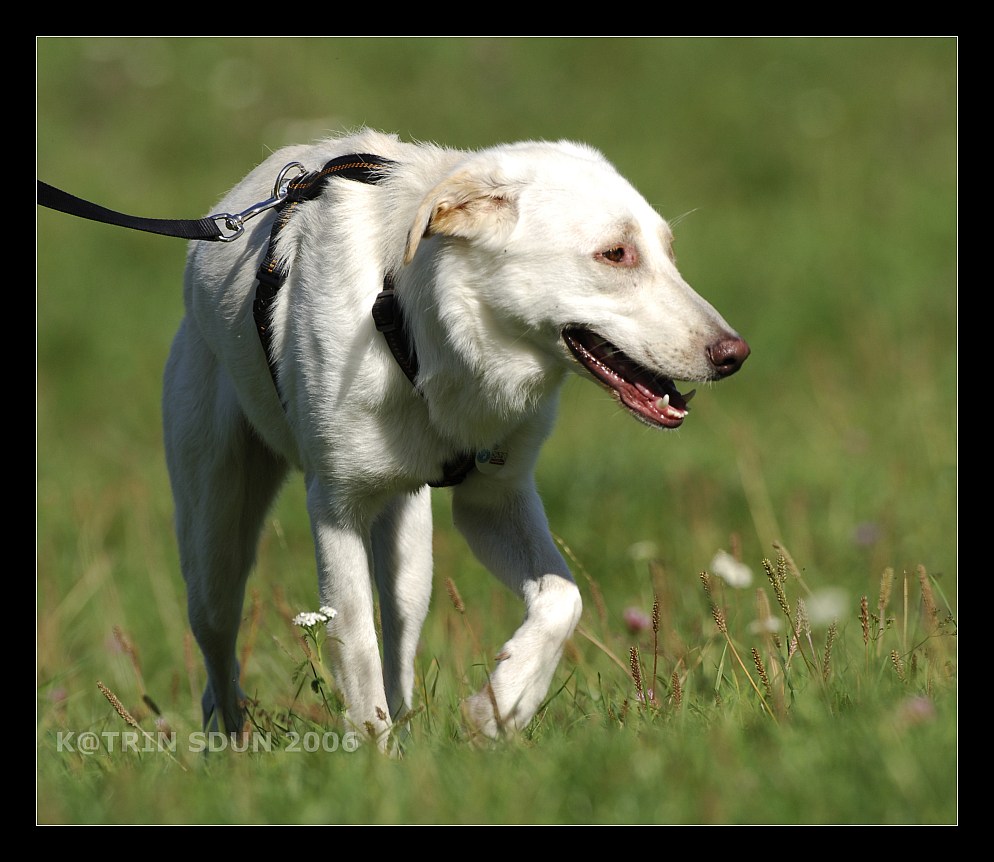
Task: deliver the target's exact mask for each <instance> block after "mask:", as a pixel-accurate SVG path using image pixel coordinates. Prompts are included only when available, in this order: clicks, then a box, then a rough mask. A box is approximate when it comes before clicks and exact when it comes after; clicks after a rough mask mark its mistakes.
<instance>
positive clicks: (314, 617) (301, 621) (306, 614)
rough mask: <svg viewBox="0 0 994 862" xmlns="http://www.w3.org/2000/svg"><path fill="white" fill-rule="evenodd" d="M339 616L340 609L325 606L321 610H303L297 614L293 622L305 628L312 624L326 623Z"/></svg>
mask: <svg viewBox="0 0 994 862" xmlns="http://www.w3.org/2000/svg"><path fill="white" fill-rule="evenodd" d="M337 616H338V611H336V610H335V609H334V608H329V607H328V606H325V607H323V608H321V610H319V611H301V612H300V613H299V614H297V616H295V617H294V618H293V624H294V625H295V626H301V627H303V628H305V629H306V628H310V627H311V626H317V625H320V624H321V623H326V622H328V621H329V620H333V619H334V618H335V617H337Z"/></svg>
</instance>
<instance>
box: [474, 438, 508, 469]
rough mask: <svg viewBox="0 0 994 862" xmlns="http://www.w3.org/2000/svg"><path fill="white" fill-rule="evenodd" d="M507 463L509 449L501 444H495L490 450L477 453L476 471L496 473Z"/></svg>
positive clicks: (481, 450)
mask: <svg viewBox="0 0 994 862" xmlns="http://www.w3.org/2000/svg"><path fill="white" fill-rule="evenodd" d="M506 463H507V449H506V448H505V447H504V446H503V445H501V444H500V443H494V445H493V446H491V447H490V448H489V449H480V450H479V451H478V452H477V453H476V469H477V470H479V471H480V472H481V473H484V474H491V473H496V472H498V471H499V470H500V469H501V467H503V466H504V465H505V464H506Z"/></svg>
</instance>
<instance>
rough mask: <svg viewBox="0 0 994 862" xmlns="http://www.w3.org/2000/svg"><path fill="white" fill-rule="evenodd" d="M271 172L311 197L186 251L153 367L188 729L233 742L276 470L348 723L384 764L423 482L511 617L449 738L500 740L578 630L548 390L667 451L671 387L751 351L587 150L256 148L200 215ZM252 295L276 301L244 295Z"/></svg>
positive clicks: (352, 144) (642, 206) (679, 412)
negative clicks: (556, 530) (581, 398)
mask: <svg viewBox="0 0 994 862" xmlns="http://www.w3.org/2000/svg"><path fill="white" fill-rule="evenodd" d="M352 154H360V155H359V156H356V157H354V158H353V157H352ZM341 156H349V158H346V159H341V158H339V157H341ZM336 159H337V161H333V160H336ZM289 162H300V163H301V164H302V168H292V169H291V173H292V176H291V185H292V184H293V183H294V182H296V181H297V176H296V171H298V170H299V171H304V170H306V171H307V172H308V177H307V181H308V183H313V182H315V177H317V178H319V179H320V184H319V185H318V187H317V189H318V190H317V193H314V194H313V196H311V197H309V198H307V199H304V200H301V201H295V202H293V203H291V204H289V205H288V206H286V207H285V208H284V209H282V210H280V212H279V214H278V216H277V217H276V221H275V222H274V219H273V218H272V217H261V218H258V219H256V220H255V221H254V222H252V227H251V229H249V228H246V229H245V231H244V236H242V237H241V238H240V239H239V240H238V241H235V242H231V243H230V244H219V243H203V242H195V243H192V244H191V250H190V254H189V260H188V265H187V270H186V279H185V303H186V317H185V319H184V321H183V323H182V325H181V327H180V330H179V332H178V334H177V336H176V339H175V342H174V344H173V348H172V353H171V356H170V358H169V363H168V366H167V368H166V375H165V393H164V414H165V439H166V452H167V458H168V463H169V470H170V475H171V480H172V486H173V492H174V495H175V501H176V528H177V532H178V536H179V546H180V555H181V560H182V567H183V574H184V577H185V579H186V583H187V589H188V594H189V613H190V622H191V625H192V628H193V631H194V634H195V635H196V638H197V641H198V643H199V645H200V648H201V650H202V652H203V655H204V659H205V662H206V667H207V688H206V690H205V692H204V698H203V710H204V720H205V722H210V723H211V724H212V726H216V725H217V724H218V722H220V724H221V725H222V726H223V727H224V729H226V730H227V731H229V732H235V731H238V730H240V729H241V728H242V726H243V722H244V700H243V698H244V695H243V694H242V693H241V690H240V688H239V668H238V662H237V661H236V658H235V643H236V638H237V634H238V626H239V619H240V616H241V610H242V603H243V597H244V591H245V582H246V579H247V577H248V574H249V569H250V568H251V566H252V564H253V559H254V555H255V549H256V544H257V541H258V538H259V532H260V529H261V526H262V522H263V519H264V516H265V513H266V511H267V508H268V507H269V506H270V504H271V502H272V500H273V498H274V496H275V495H276V493H277V491H278V489H279V487H280V485H281V483H282V482H283V479H284V477H285V475H286V473H287V471H288V469H289V468H299V469H301V470H302V471H303V473H304V476H305V481H306V487H307V507H308V512H309V514H310V520H311V527H312V530H313V535H314V542H315V546H316V553H317V567H318V577H319V584H320V603H321V604H322V605H330V606H331V607H333V608H335V609H336V610H337V611H338V615H337V617H335V619H334V620H333V621H332V622H331V623H330V624H329V628H330V634H331V637H330V638H329V643H330V645H331V647H330V648H331V652H332V661H333V669H334V676H335V682H336V684H337V686H338V687H339V688H340V690H341V693H342V695H343V697H344V699H345V702H346V704H347V709H348V717H349V719H350V720H351V721H352V722H353V723H354V724H355V726H357V727H359V728H365V729H366V730H367V731H369V732H370V733H372V734H374V735H375V736H377V737H379V739H380V744H381V745H383V744H385V743H384V742H383V740H384V739H385V737H386V736H387V733H386V732H387V731H388V730H389V728H390V726H391V722H392V721H393V720H394V719H396V718H397V717H398V716H399V715H400V714H402V713H404V712H405V711H407V710H408V709H410V707H411V703H412V690H413V684H414V655H415V650H416V647H417V643H418V639H419V635H420V630H421V626H422V623H423V622H424V619H425V616H426V614H427V611H428V602H429V595H430V592H431V584H432V552H431V541H432V536H431V532H432V524H431V507H430V500H429V493H430V491H429V487H428V486H429V484H453V485H454V491H453V497H452V507H453V513H454V520H455V523H456V526H457V527H458V529H459V530H460V531H461V533H462V534H463V535H464V536H465V538H466V540H467V541H468V543H469V545H470V547H471V548H472V550H473V552H474V553H475V554H476V556H477V557H478V558H479V559H480V561H481V562H482V563H483V564H484V565H486V566H487V568H488V569H489V570H490V571H491V572H492V573H493V574H494V575H496V576H497V577H498V578H499V579H500V580H501V581H502V582H503V583H504V584H506V585H507V586H508V587H509V588H510V589H511V590H512V591H514V592H515V593H516V594H517V595H518V596H520V597H521V599H522V600H523V601H524V605H525V617H524V622H523V623H522V625H521V627H520V628H518V630H517V631H516V632H515V633H514V635H513V636H512V637H511V639H510V640H509V641H508V642H507V643H505V644H504V646H503V647H502V648H501V650H500V652H499V653H498V655H497V658H496V663H495V667H494V670H493V672H492V674H491V675H490V679H489V683H488V685H487V686H485V687H484V689H483V690H482V691H481V692H479V693H478V694H476V695H474V696H473V697H471V698H469V700H468V701H467V702H466V703H465V704H464V715H465V716H466V718H467V719H468V721H469V722H470V723H471V724H472V725H473V726H474V727H473V730H474V732H482V733H483V734H486V735H487V736H490V737H497V736H500V735H501V734H503V733H511V732H514V731H516V730H519V729H521V728H523V727H524V726H525V725H526V724H527V723H528V722H529V720H530V719H531V718H532V716H533V715H534V714H535V711H536V710H537V709H538V707H539V706H540V705H541V702H542V699H543V698H544V697H545V695H546V693H547V691H548V688H549V685H550V683H551V680H552V676H553V673H554V671H555V668H556V665H557V663H558V661H559V658H560V655H561V653H562V651H563V646H564V644H565V642H566V640H567V639H568V638H569V637H570V635H571V634H572V632H573V629H574V627H575V626H576V624H577V621H578V620H579V618H580V594H579V591H578V590H577V588H576V585H575V584H574V582H573V579H572V577H571V575H570V572H569V569H568V567H567V565H566V563H565V562H564V560H563V558H562V556H561V555H560V553H559V551H558V550H557V549H556V545H555V543H554V542H553V540H552V538H551V537H550V534H549V529H548V525H547V521H546V517H545V514H544V511H543V508H542V503H541V501H540V500H539V497H538V494H537V493H536V489H535V483H534V480H533V469H534V467H535V462H536V459H537V457H538V452H539V448H540V446H541V444H542V442H543V440H544V439H545V438H546V436H547V435H548V434H549V431H550V428H551V426H552V423H553V419H554V414H555V412H556V404H557V393H558V390H559V388H560V384H561V383H562V382H563V379H564V378H565V376H566V375H567V374H569V373H570V372H571V371H576V372H579V373H581V374H584V375H587V376H589V377H592V378H593V379H594V380H596V381H598V382H600V383H601V384H603V385H605V386H606V387H608V388H609V389H610V390H611V391H612V392H613V393H614V394H615V395H616V396H617V398H618V400H619V401H620V402H621V403H622V404H623V405H624V406H625V407H626V408H627V409H628V410H629V411H630V412H631V413H632V414H633V415H634V416H635V417H636V418H638V419H640V420H641V421H643V422H645V423H646V424H648V425H651V426H654V427H659V428H675V427H677V426H679V425H680V424H681V423H682V422H683V420H684V418H685V417H686V415H687V412H688V408H687V404H686V402H687V400H689V394H688V395H681V393H680V392H679V391H678V390H677V389H676V387H675V386H674V383H673V381H674V380H688V381H691V380H692V381H709V380H717V379H719V378H722V377H725V376H727V375H729V374H732V373H733V372H735V371H736V370H738V368H739V366H740V365H741V364H742V362H743V361H744V360H745V358H746V356H747V355H748V353H749V348H748V346H747V345H746V343H745V342H744V341H743V340H742V339H741V338H740V337H739V336H738V335H737V334H736V333H735V331H734V330H732V329H731V328H730V327H729V326H728V324H726V323H725V321H724V320H723V319H722V318H721V316H720V315H719V314H718V313H717V312H716V311H715V310H714V309H713V308H712V307H711V306H710V305H709V304H708V303H707V302H705V301H704V300H703V299H701V297H699V296H698V295H697V294H696V293H695V292H694V291H693V290H692V289H691V288H690V287H689V286H688V285H687V284H686V282H684V280H683V279H682V278H681V277H680V274H679V272H678V271H677V268H676V265H675V264H674V258H673V252H672V249H671V242H672V235H671V232H670V228H669V226H668V225H667V223H666V222H665V221H663V219H662V218H660V216H659V215H657V214H656V212H655V211H654V210H653V209H652V208H651V207H650V206H649V204H648V203H646V201H645V200H644V199H643V198H642V197H641V196H640V195H639V194H638V193H637V192H636V191H635V190H634V189H633V188H632V186H631V185H629V183H628V182H626V181H625V180H624V179H623V178H622V177H621V176H620V175H619V174H618V173H617V172H616V171H615V169H614V168H613V167H612V166H611V165H610V164H608V162H607V161H605V159H604V158H603V157H602V156H601V155H600V154H599V153H598V152H596V151H594V150H593V149H590V148H588V147H585V146H582V145H578V144H574V143H566V142H560V143H545V142H541V143H538V142H536V143H518V144H512V145H507V146H498V147H494V148H492V149H487V150H482V151H480V152H461V151H455V150H449V149H443V148H440V147H437V146H432V145H414V144H407V143H401V142H400V141H398V140H397V139H396V138H395V137H393V136H388V135H383V134H380V133H375V132H371V131H362V132H360V133H358V134H356V135H353V136H351V137H344V138H339V139H333V140H329V141H325V142H322V143H318V144H314V145H310V146H300V147H291V148H288V149H285V150H282V151H280V152H277V153H275V154H274V155H273V156H271V157H270V158H268V159H267V160H266V161H265V162H264V163H263V164H262V165H260V166H259V167H258V168H256V169H255V170H254V171H252V173H250V174H249V175H248V177H247V178H246V179H245V180H244V181H243V182H241V183H240V184H239V185H238V186H237V187H236V188H235V189H234V190H233V191H232V192H231V193H230V194H229V195H228V196H227V197H226V198H225V199H224V200H223V202H222V204H221V207H222V208H223V209H225V210H226V211H228V212H240V211H242V210H246V209H249V208H251V207H252V206H253V205H254V204H256V203H257V202H260V201H262V200H264V199H266V198H267V197H268V196H269V195H271V194H272V189H273V182H274V178H275V177H277V176H278V175H280V171H281V169H282V168H283V167H284V165H286V164H287V163H289ZM312 192H313V187H312ZM274 224H277V225H278V226H277V227H276V228H275V229H274ZM260 267H261V270H262V272H261V273H260V272H259V271H260ZM267 273H268V274H274V275H278V276H279V278H278V279H275V281H276V282H277V283H276V286H275V287H273V288H272V289H270V290H268V291H267V289H266V288H265V285H264V286H263V289H262V290H261V291H260V292H259V293H257V285H258V283H259V282H258V281H257V275H260V276H264V275H265V274H267ZM262 280H263V281H266V278H265V277H262ZM270 281H273V280H272V279H271V280H270ZM394 291H395V292H394ZM381 292H382V294H383V298H384V301H386V302H387V303H388V305H387V306H386V307H385V310H384V306H381V305H378V306H377V320H376V321H375V322H374V317H373V312H372V310H373V307H374V302H376V300H377V298H378V297H379V296H380V295H381ZM391 299H392V300H393V301H394V303H395V306H394V313H391V310H390V305H389V302H390V301H391ZM253 306H255V310H256V314H255V315H254V314H253ZM378 327H379V329H380V330H381V331H377V328H378ZM260 336H261V338H260ZM374 583H375V586H376V589H377V591H378V594H379V602H380V614H381V620H382V629H383V658H382V661H381V658H380V651H379V647H378V643H377V636H376V630H375V623H374V598H373V584H374Z"/></svg>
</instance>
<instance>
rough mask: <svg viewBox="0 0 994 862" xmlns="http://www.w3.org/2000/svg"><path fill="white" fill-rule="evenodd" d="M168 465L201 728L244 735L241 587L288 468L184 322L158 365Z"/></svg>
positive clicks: (242, 592)
mask: <svg viewBox="0 0 994 862" xmlns="http://www.w3.org/2000/svg"><path fill="white" fill-rule="evenodd" d="M163 421H164V430H165V442H166V460H167V463H168V466H169V474H170V480H171V483H172V487H173V497H174V500H175V506H176V514H175V518H176V534H177V538H178V541H179V552H180V563H181V566H182V569H183V577H184V579H185V580H186V587H187V603H188V608H189V616H190V625H191V627H192V629H193V634H194V636H195V637H196V639H197V643H198V644H199V646H200V650H201V652H202V653H203V655H204V663H205V665H206V667H207V686H206V689H205V691H204V697H203V713H204V724H205V726H209V727H211V728H212V729H216V728H218V727H219V726H220V727H222V728H223V729H224V730H225V731H227V732H229V733H235V732H238V731H240V730H241V729H242V725H243V723H244V708H243V705H242V703H243V700H244V695H243V694H242V692H241V688H240V687H239V667H238V661H237V659H236V653H235V648H236V642H237V638H238V626H239V622H240V619H241V611H242V604H243V600H244V595H245V582H246V580H247V579H248V575H249V571H250V569H251V567H252V564H253V562H254V560H255V551H256V544H257V542H258V538H259V532H260V529H261V527H262V523H263V519H264V517H265V513H266V511H267V509H268V507H269V505H270V503H271V502H272V500H273V498H274V497H275V495H276V491H277V490H278V489H279V487H280V484H281V482H282V480H283V478H284V476H285V474H286V465H285V464H284V462H283V461H282V460H281V459H279V458H277V457H276V456H275V455H273V454H272V452H271V451H270V450H269V449H268V448H267V447H266V446H265V445H264V444H263V443H262V442H261V441H260V440H259V438H258V437H257V436H256V434H255V433H254V432H253V430H252V429H251V428H250V427H249V425H248V423H247V421H246V419H245V417H244V415H243V414H242V412H241V410H240V408H239V407H238V404H237V402H236V399H235V396H234V394H233V390H232V388H231V386H230V384H229V383H228V381H227V379H226V377H225V373H224V371H223V370H222V369H221V368H220V367H219V366H218V364H217V362H216V360H215V358H214V356H213V354H211V352H210V351H209V349H208V348H207V347H206V345H205V344H204V343H203V341H202V340H201V339H200V337H199V335H198V334H197V333H196V331H195V330H194V329H193V328H192V327H191V326H190V325H189V322H184V324H183V326H182V327H181V329H180V331H179V333H178V335H177V337H176V340H175V341H174V343H173V349H172V352H171V354H170V358H169V362H168V364H167V366H166V375H165V387H164V395H163Z"/></svg>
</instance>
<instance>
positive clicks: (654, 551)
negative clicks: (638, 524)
mask: <svg viewBox="0 0 994 862" xmlns="http://www.w3.org/2000/svg"><path fill="white" fill-rule="evenodd" d="M628 556H629V557H630V558H631V559H633V560H634V561H635V562H636V563H642V562H645V561H646V560H654V559H655V558H656V557H658V556H659V545H657V544H656V543H655V542H653V541H649V540H648V539H647V540H645V541H643V542H636V543H635V544H634V545H629V547H628Z"/></svg>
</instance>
